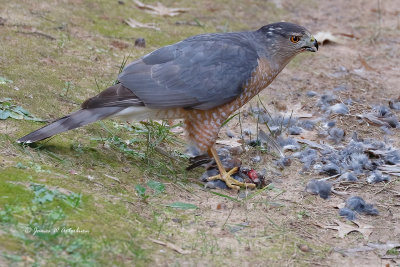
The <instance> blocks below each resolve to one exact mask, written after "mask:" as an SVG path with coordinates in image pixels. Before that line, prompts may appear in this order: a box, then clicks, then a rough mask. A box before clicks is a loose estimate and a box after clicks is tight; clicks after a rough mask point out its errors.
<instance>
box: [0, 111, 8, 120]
mask: <svg viewBox="0 0 400 267" xmlns="http://www.w3.org/2000/svg"><path fill="white" fill-rule="evenodd" d="M8 117H10V112H9V111H8V110H0V120H5V119H7V118H8Z"/></svg>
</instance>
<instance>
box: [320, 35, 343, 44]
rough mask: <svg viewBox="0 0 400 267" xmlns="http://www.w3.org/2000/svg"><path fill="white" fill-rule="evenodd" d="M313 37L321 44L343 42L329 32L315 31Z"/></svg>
mask: <svg viewBox="0 0 400 267" xmlns="http://www.w3.org/2000/svg"><path fill="white" fill-rule="evenodd" d="M314 37H315V39H317V41H318V43H319V44H321V45H324V44H327V43H343V41H342V40H341V39H340V38H338V37H336V36H334V35H333V34H332V33H330V32H317V34H315V35H314Z"/></svg>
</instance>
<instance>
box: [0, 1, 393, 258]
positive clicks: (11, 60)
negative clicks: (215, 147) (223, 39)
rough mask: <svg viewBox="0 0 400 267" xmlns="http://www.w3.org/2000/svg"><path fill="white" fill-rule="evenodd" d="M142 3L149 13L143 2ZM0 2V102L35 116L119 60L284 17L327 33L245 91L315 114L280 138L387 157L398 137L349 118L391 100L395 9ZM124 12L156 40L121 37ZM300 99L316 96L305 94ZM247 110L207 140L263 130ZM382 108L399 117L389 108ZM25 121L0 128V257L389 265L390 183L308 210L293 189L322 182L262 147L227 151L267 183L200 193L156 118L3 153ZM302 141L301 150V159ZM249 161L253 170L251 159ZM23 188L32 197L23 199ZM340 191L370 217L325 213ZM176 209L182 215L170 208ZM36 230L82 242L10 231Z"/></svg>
mask: <svg viewBox="0 0 400 267" xmlns="http://www.w3.org/2000/svg"><path fill="white" fill-rule="evenodd" d="M143 2H144V4H149V5H152V6H155V5H156V1H143ZM0 4H1V6H2V9H1V10H0V43H1V46H0V78H1V77H3V78H6V79H9V80H12V81H13V83H12V85H11V84H0V91H1V95H0V98H2V97H7V98H12V99H13V101H14V102H15V103H16V104H17V105H20V106H22V107H24V108H25V109H27V110H29V112H31V113H32V114H34V115H35V116H37V117H40V118H43V119H54V118H56V117H59V116H62V115H65V114H66V113H68V112H71V111H73V110H76V109H77V108H78V105H79V104H80V103H81V102H82V101H83V100H84V99H85V98H87V97H89V96H92V95H94V94H95V93H97V92H99V90H102V89H104V88H106V86H108V85H110V84H112V82H113V81H114V80H115V77H116V76H117V73H118V69H119V66H120V64H121V62H122V61H123V59H124V57H126V56H128V55H129V56H130V58H129V60H133V59H136V58H138V57H140V56H142V55H144V54H146V53H147V52H150V51H152V50H154V49H156V48H158V47H161V46H163V45H166V44H170V43H173V42H176V41H179V40H181V39H183V38H185V37H187V36H190V35H194V34H199V33H204V32H214V31H236V30H250V29H255V28H257V27H260V26H262V25H264V24H268V23H271V22H274V21H280V20H285V21H292V22H296V23H299V24H301V25H304V26H305V27H306V28H308V29H309V30H310V31H311V32H313V33H317V32H330V33H331V34H332V36H335V37H336V38H337V39H335V41H336V42H329V41H327V42H325V43H324V44H323V45H321V46H320V50H319V51H318V52H317V53H315V54H312V55H311V54H306V55H301V56H299V57H297V58H296V59H295V60H294V61H293V62H292V63H290V64H289V65H288V66H287V67H286V68H285V69H284V70H283V72H282V73H281V74H280V75H279V76H278V78H277V79H276V80H275V81H274V82H273V83H272V84H271V85H270V86H269V87H268V88H267V89H265V90H264V91H263V92H262V93H261V94H260V99H261V100H262V102H263V104H264V105H265V106H266V108H267V109H268V111H269V112H270V113H271V114H278V113H281V114H285V116H286V117H288V116H289V117H290V116H291V114H292V116H293V117H295V116H300V117H301V116H303V117H306V118H305V119H307V120H315V121H316V123H315V128H314V129H313V130H309V131H306V130H305V131H303V132H302V133H301V134H300V135H299V136H294V137H295V138H298V139H303V140H309V141H313V142H316V143H318V144H320V145H321V144H322V145H327V146H330V147H334V148H335V149H338V150H340V149H342V148H343V147H345V146H346V145H347V144H348V143H349V142H350V141H351V140H352V138H353V133H354V132H357V134H358V137H359V138H363V139H374V140H377V141H383V142H385V144H387V145H390V146H392V147H393V148H394V149H400V134H399V133H400V132H399V127H398V128H390V127H389V128H382V127H381V126H382V125H378V124H377V123H376V122H375V123H374V122H371V120H368V119H366V118H365V117H362V116H361V115H366V114H368V113H369V112H371V111H372V108H373V107H374V106H378V105H384V106H388V105H389V101H390V100H394V99H397V98H399V97H400V88H399V84H400V75H399V73H400V67H399V66H400V49H399V47H400V35H399V33H400V24H399V21H400V6H399V4H398V1H396V0H389V1H365V0H355V1H344V0H339V1H303V0H298V1H288V0H282V1H267V2H266V1H257V0H254V1H253V0H252V1H240V3H237V1H196V2H191V1H186V0H181V1H162V4H163V5H164V6H166V7H169V8H188V10H186V9H185V11H187V12H185V13H183V14H180V15H178V16H176V17H160V16H157V15H151V14H148V13H146V12H144V11H143V10H140V9H138V8H137V7H136V6H135V5H134V3H133V2H132V1H100V0H96V1H54V2H51V3H44V2H43V3H41V4H34V3H33V2H32V1H17V2H12V1H11V2H9V1H0ZM129 18H135V20H138V21H140V22H141V23H151V24H153V23H154V24H156V26H157V27H159V28H160V31H155V30H152V29H137V28H135V29H134V28H130V27H129V26H128V25H127V24H125V23H124V22H123V21H124V20H126V19H129ZM137 38H145V40H146V48H139V47H135V46H134V42H135V39H137ZM15 86H16V87H17V88H18V90H17V89H15ZM310 91H314V92H315V94H316V95H315V96H310V95H309V92H310ZM324 94H333V95H334V96H335V97H336V99H335V102H334V103H338V104H339V103H343V104H346V105H347V107H348V109H349V110H348V112H345V114H333V113H331V114H328V113H326V111H325V110H323V107H321V105H319V101H320V98H321V96H322V95H324ZM349 99H351V103H350V102H349V101H348V100H349ZM250 107H251V108H254V107H258V108H260V103H259V102H258V99H256V98H255V99H254V100H253V101H251V103H249V104H248V105H247V106H245V107H243V108H242V112H241V121H240V123H239V118H238V117H235V118H233V119H232V120H231V121H230V122H229V123H228V124H227V125H226V126H225V127H224V128H223V129H222V130H221V132H220V135H219V137H220V139H221V140H230V139H229V137H227V135H226V132H228V131H229V132H231V133H232V134H233V135H235V137H240V134H241V132H242V131H243V130H244V129H250V130H253V135H252V137H253V139H255V138H256V137H255V136H254V133H257V127H259V128H261V129H262V130H263V131H265V132H267V133H268V129H267V128H266V126H265V125H264V124H262V123H259V124H257V117H256V116H253V115H254V114H252V112H251V108H250ZM390 111H391V112H392V113H393V114H394V115H395V116H397V117H400V111H399V110H394V109H390ZM333 120H334V121H335V122H336V124H335V127H338V128H340V129H343V130H344V133H345V134H344V136H343V138H342V140H340V141H339V142H337V143H335V140H333V139H329V136H328V137H327V136H323V135H321V132H322V131H323V130H326V128H324V127H325V123H326V122H327V121H333ZM177 123H179V122H177ZM41 125H42V124H41V123H38V122H31V121H25V120H13V119H7V120H2V121H0V180H1V182H0V190H1V194H2V197H0V251H1V252H0V263H4V264H6V263H7V264H19V265H21V266H22V265H27V264H33V263H35V262H36V263H38V264H43V265H74V264H77V265H81V264H82V263H86V264H87V265H91V266H92V265H93V266H96V265H99V264H105V265H112V264H114V265H117V266H124V265H132V264H136V265H138V266H142V265H157V266H164V265H179V266H193V265H197V266H208V265H213V266H218V265H223V264H224V265H232V266H241V265H245V266H266V265H268V266H283V265H286V266H308V265H323V266H340V265H342V266H398V265H399V264H400V257H399V255H400V248H399V246H397V245H396V244H398V243H399V240H400V202H399V201H400V183H399V177H398V176H395V175H390V181H386V182H380V183H376V184H370V183H368V182H367V176H368V175H366V174H361V175H360V176H359V177H358V178H359V181H358V182H356V183H334V184H333V188H334V190H336V191H337V192H339V194H331V196H330V197H329V198H328V199H325V200H324V199H322V198H320V197H319V196H318V195H311V194H309V193H307V192H305V188H306V184H307V183H308V182H309V181H310V180H311V179H320V178H325V177H328V176H329V175H326V174H320V173H319V171H318V169H317V168H314V167H311V168H309V169H307V170H304V169H303V163H301V162H300V160H299V159H296V158H292V159H291V164H290V166H285V167H283V168H281V167H280V166H279V165H277V164H276V163H275V161H276V160H279V157H278V156H277V154H276V153H274V152H271V151H263V150H261V149H258V148H254V147H251V146H246V148H245V149H244V152H243V153H241V154H240V155H239V156H237V157H240V159H241V161H242V164H243V165H245V166H250V167H252V168H254V169H256V170H258V171H261V170H262V169H265V170H266V172H265V178H266V180H267V181H268V184H269V185H268V186H266V187H264V188H262V189H257V190H255V191H246V190H244V191H242V192H240V193H239V194H237V193H235V192H232V191H229V190H221V189H212V190H210V189H204V186H203V184H202V183H200V182H199V177H200V176H201V174H202V172H203V170H202V169H198V170H194V171H186V170H185V167H186V165H187V164H188V161H187V159H186V158H184V156H182V152H183V151H184V148H183V147H184V146H183V145H182V142H181V141H182V135H181V134H180V132H181V131H180V129H181V128H179V125H177V127H176V128H172V130H171V132H177V133H176V134H172V133H171V132H169V131H167V132H168V133H164V132H163V131H164V130H165V129H166V127H167V126H165V125H164V124H162V125H158V124H152V125H150V126H148V125H147V126H146V125H141V124H134V125H133V126H132V125H128V124H123V123H121V122H110V121H108V122H104V123H103V122H102V123H98V124H94V125H90V126H88V127H85V128H83V129H79V130H76V131H71V132H68V133H65V134H62V135H60V136H57V137H55V138H53V139H51V140H50V141H48V142H47V141H46V142H44V143H43V144H41V145H39V146H38V147H22V146H19V145H17V144H15V142H14V140H16V139H17V138H18V137H21V136H22V135H23V134H26V133H28V132H29V131H31V130H33V129H36V128H38V127H40V126H41ZM164 134H165V135H164ZM161 137H162V138H161ZM285 137H288V136H285ZM292 137H293V136H292ZM147 138H150V140H151V141H152V142H150V145H149V142H148V139H147ZM151 138H153V139H151ZM245 138H247V139H249V136H246V137H245ZM126 140H130V141H129V142H126ZM151 144H153V145H154V144H156V145H154V147H153V146H151ZM219 146H220V147H222V145H219ZM306 147H307V145H305V144H303V143H302V145H301V150H304V149H305V148H306ZM294 153H295V152H292V151H286V152H285V154H286V155H287V156H290V155H293V154H294ZM318 153H319V155H321V151H319V152H318ZM256 156H259V157H260V160H257V161H255V160H253V159H254V158H255V157H256ZM335 178H336V177H335ZM333 180H334V179H333ZM330 181H331V180H330ZM33 184H42V185H45V187H40V189H37V188H36V187H35V186H33ZM57 188H58V189H57ZM60 188H61V191H60V190H59V189H60ZM35 190H36V191H35ZM40 190H41V191H40ZM75 193H76V194H75ZM354 195H357V196H360V197H362V198H363V199H364V200H365V201H366V202H368V203H372V204H373V205H374V207H376V208H377V209H378V211H379V215H377V216H371V215H364V214H357V221H356V222H357V224H355V223H353V222H351V221H349V220H346V219H345V218H343V217H340V216H339V208H340V207H341V205H343V203H344V202H345V201H346V199H347V198H348V197H350V196H354ZM71 196H73V198H71ZM38 199H39V200H40V201H39V200H38ZM71 199H72V200H71ZM35 201H36V202H35ZM74 201H76V203H75V202H74ZM176 202H179V203H184V204H191V205H186V206H185V205H183V206H179V205H181V204H178V207H176V206H175V207H174V205H171V204H173V203H176ZM73 203H75V204H76V205H75V204H73ZM46 205H47V206H46ZM33 206H35V207H34V208H32V207H33ZM60 210H61V211H60ZM49 211H51V212H50V213H49ZM53 211H54V212H53ZM60 214H61V215H60ZM56 215H60V216H59V217H57V218H58V219H54V218H55V216H56ZM46 220H47V221H48V222H49V224H43V225H42V226H43V227H49V225H50V222H51V223H53V224H51V225H61V224H62V225H69V226H71V227H80V228H82V229H89V230H90V234H87V235H60V236H56V237H51V238H50V237H46V236H45V237H40V236H39V237H38V236H34V235H32V234H29V233H23V230H21V229H26V228H21V227H22V226H24V227H26V226H27V225H30V223H31V224H32V222H34V223H37V222H39V221H45V222H47V221H46ZM36 225H37V224H36ZM357 229H358V230H357ZM346 230H349V231H347V232H346ZM350 230H351V231H350ZM343 232H345V233H346V234H345V235H344V236H340V233H343ZM16 233H19V234H16ZM46 242H47V243H46ZM49 248H53V249H49ZM21 255H22V256H21ZM5 262H6V263H5ZM0 265H1V264H0Z"/></svg>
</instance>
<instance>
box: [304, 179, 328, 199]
mask: <svg viewBox="0 0 400 267" xmlns="http://www.w3.org/2000/svg"><path fill="white" fill-rule="evenodd" d="M331 188H332V185H331V184H330V183H328V182H326V181H320V180H316V179H312V180H310V181H309V182H308V183H307V185H306V192H308V193H311V194H314V195H319V196H320V197H321V198H323V199H327V198H329V196H330V194H331Z"/></svg>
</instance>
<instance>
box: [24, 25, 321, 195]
mask: <svg viewBox="0 0 400 267" xmlns="http://www.w3.org/2000/svg"><path fill="white" fill-rule="evenodd" d="M317 50H318V44H317V41H316V40H315V38H314V37H313V36H312V35H311V34H310V33H309V32H308V31H307V30H306V29H305V28H303V27H301V26H299V25H296V24H292V23H286V22H279V23H274V24H269V25H266V26H264V27H262V28H260V29H259V30H257V31H248V32H232V33H214V34H201V35H196V36H193V37H190V38H188V39H186V40H183V41H181V42H178V43H176V44H173V45H168V46H165V47H162V48H160V49H158V50H155V51H154V52H152V53H150V54H148V55H146V56H144V57H143V58H141V59H139V60H136V61H134V62H132V63H130V64H129V65H128V66H126V67H125V69H124V70H123V71H122V73H121V74H120V75H119V77H118V80H119V82H120V83H119V84H117V85H115V86H112V87H110V88H108V89H106V90H104V91H103V92H101V93H100V94H98V95H97V96H95V97H92V98H89V99H88V100H86V101H85V102H84V103H83V104H82V108H81V109H80V110H78V111H76V112H74V113H72V114H70V115H68V116H65V117H63V118H60V119H58V120H56V121H54V122H53V123H50V124H49V125H47V126H44V127H43V128H41V129H39V130H36V131H34V132H32V133H30V134H28V135H26V136H24V137H22V138H20V139H19V140H18V142H21V143H32V142H36V141H39V140H43V139H45V138H48V137H50V136H52V135H55V134H58V133H60V132H64V131H67V130H71V129H74V128H77V127H80V126H83V125H86V124H88V123H91V122H94V121H97V120H102V119H105V118H112V117H120V118H124V119H133V120H144V119H180V118H183V119H184V121H185V128H186V132H187V138H188V142H189V147H190V150H191V151H192V152H195V153H197V154H201V153H206V152H208V153H209V154H210V155H212V156H213V157H214V158H215V160H216V163H217V165H218V168H219V171H220V175H219V176H218V177H211V178H210V179H221V180H223V181H225V183H226V184H227V186H228V187H230V188H234V189H239V186H240V187H254V184H245V183H240V182H238V181H236V180H234V179H233V178H231V177H230V175H231V174H232V173H234V172H235V171H236V169H233V170H231V171H229V172H228V173H227V172H226V171H225V170H224V168H223V167H222V164H221V162H220V160H219V157H218V154H217V153H216V151H215V149H214V148H213V145H214V143H215V140H216V138H217V135H218V132H219V130H220V127H221V125H222V123H223V122H224V121H225V120H226V119H227V118H228V116H229V115H230V114H231V113H232V112H234V111H235V110H237V109H238V108H240V107H241V106H243V105H244V104H245V103H247V102H248V101H249V100H250V99H251V98H252V97H254V96H255V95H256V94H258V93H259V92H260V91H261V90H262V89H263V88H265V87H267V86H268V85H269V84H270V83H271V82H272V81H273V80H274V78H275V77H276V76H277V75H278V73H279V72H280V71H281V70H282V69H283V68H284V67H285V66H286V64H287V63H288V62H289V61H290V60H291V59H292V58H293V57H294V56H295V55H297V54H298V53H301V52H304V51H311V52H316V51H317Z"/></svg>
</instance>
